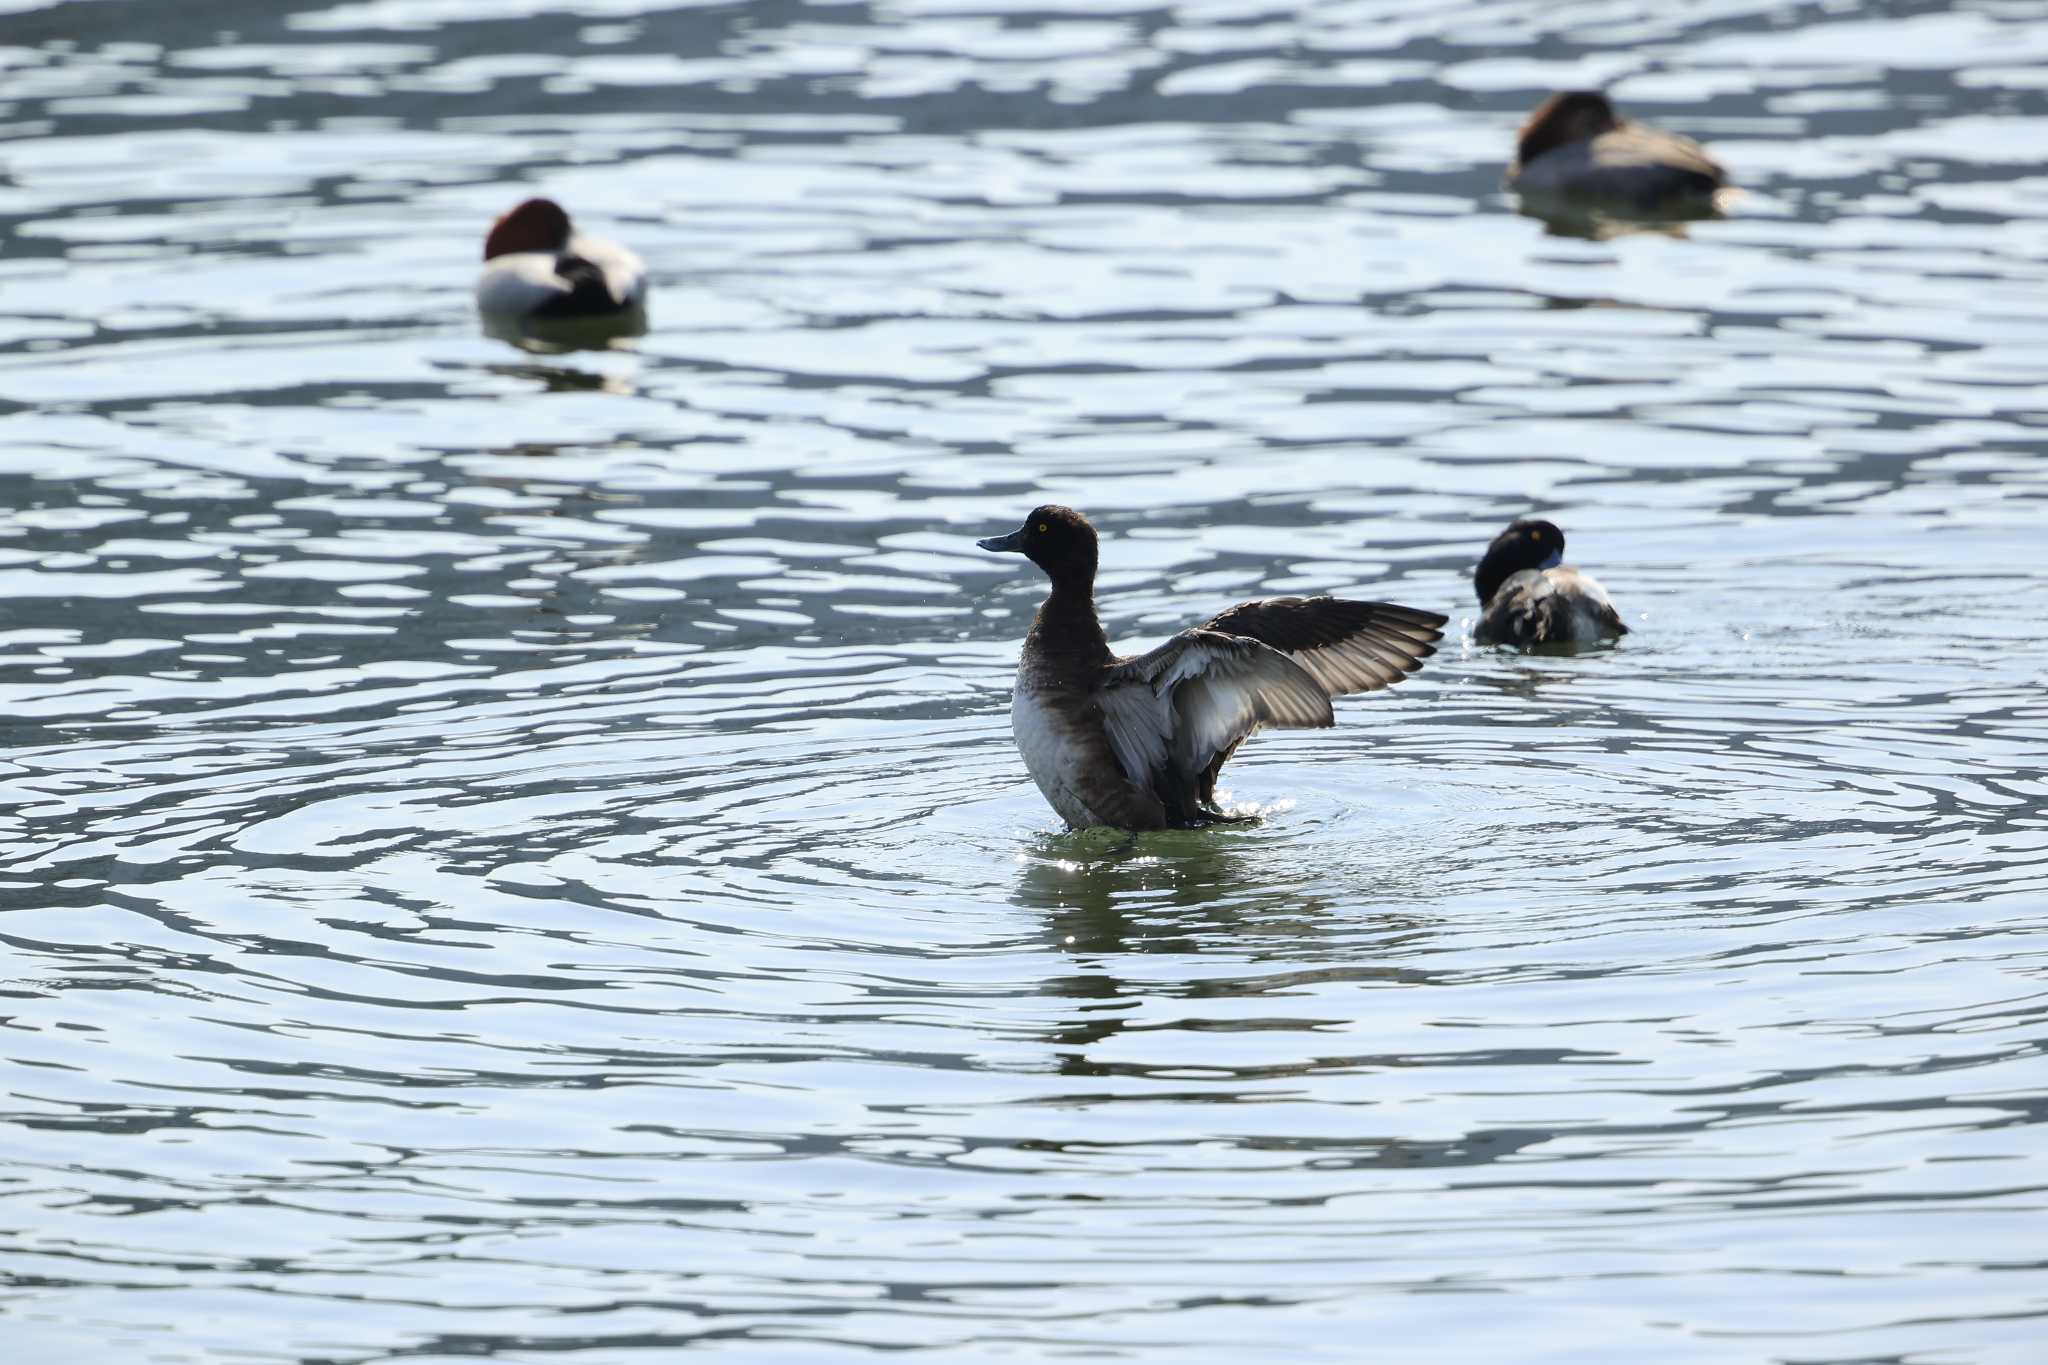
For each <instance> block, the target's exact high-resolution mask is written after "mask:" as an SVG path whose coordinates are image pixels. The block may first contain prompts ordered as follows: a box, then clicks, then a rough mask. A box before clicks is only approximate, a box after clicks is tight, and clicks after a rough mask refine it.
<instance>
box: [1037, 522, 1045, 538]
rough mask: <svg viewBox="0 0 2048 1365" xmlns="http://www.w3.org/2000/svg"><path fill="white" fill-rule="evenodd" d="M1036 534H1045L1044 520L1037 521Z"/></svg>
mask: <svg viewBox="0 0 2048 1365" xmlns="http://www.w3.org/2000/svg"><path fill="white" fill-rule="evenodd" d="M1038 534H1040V535H1044V534H1045V523H1044V522H1042V521H1041V522H1039V523H1038Z"/></svg>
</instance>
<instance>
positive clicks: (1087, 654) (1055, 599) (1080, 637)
mask: <svg viewBox="0 0 2048 1365" xmlns="http://www.w3.org/2000/svg"><path fill="white" fill-rule="evenodd" d="M1091 577H1092V576H1091ZM1031 634H1032V635H1033V636H1034V637H1035V639H1036V642H1037V644H1038V647H1039V648H1040V649H1042V650H1045V651H1047V652H1049V653H1057V654H1075V655H1079V656H1081V657H1082V658H1085V659H1087V660H1089V661H1090V662H1101V661H1103V660H1106V659H1108V658H1109V637H1108V636H1107V635H1105V634H1104V633H1103V630H1102V618H1101V617H1099V616H1097V615H1096V614H1095V585H1094V583H1093V582H1092V581H1090V579H1088V578H1083V579H1079V580H1076V579H1071V578H1065V579H1062V578H1056V579H1054V580H1053V584H1052V592H1051V593H1050V594H1048V595H1047V597H1046V599H1045V601H1043V602H1041V603H1040V604H1039V607H1038V619H1037V620H1035V621H1033V622H1032V623H1031Z"/></svg>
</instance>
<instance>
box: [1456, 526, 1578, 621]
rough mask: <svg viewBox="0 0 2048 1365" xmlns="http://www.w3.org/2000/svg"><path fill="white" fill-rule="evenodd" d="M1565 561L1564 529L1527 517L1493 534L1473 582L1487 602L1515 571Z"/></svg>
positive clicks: (1481, 598)
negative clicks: (1497, 533)
mask: <svg viewBox="0 0 2048 1365" xmlns="http://www.w3.org/2000/svg"><path fill="white" fill-rule="evenodd" d="M1562 563H1564V532H1562V531H1560V530H1558V529H1557V527H1556V526H1555V525H1554V524H1553V523H1551V522H1547V521H1538V520H1534V519H1530V518H1524V519H1523V520H1521V521H1518V522H1516V523H1514V524H1513V525H1512V526H1510V527H1508V529H1507V530H1505V531H1502V532H1501V533H1500V534H1499V535H1497V536H1495V537H1494V538H1493V544H1491V545H1489V546H1487V547H1486V554H1485V556H1484V557H1483V558H1482V559H1480V561H1479V567H1478V568H1477V569H1476V570H1474V571H1473V574H1472V586H1473V587H1474V588H1475V589H1477V590H1478V593H1479V605H1481V606H1485V605H1486V604H1487V603H1488V602H1491V601H1492V600H1493V595H1494V594H1495V593H1496V592H1499V591H1500V585H1501V584H1503V583H1505V582H1507V581H1508V578H1509V576H1510V575H1512V574H1518V573H1520V572H1521V571H1522V570H1524V569H1554V568H1556V567H1557V566H1558V565H1560V564H1562Z"/></svg>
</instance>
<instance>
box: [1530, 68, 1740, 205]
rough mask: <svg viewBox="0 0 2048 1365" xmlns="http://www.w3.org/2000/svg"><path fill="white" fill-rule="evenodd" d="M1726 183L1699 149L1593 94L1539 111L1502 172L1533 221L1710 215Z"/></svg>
mask: <svg viewBox="0 0 2048 1365" xmlns="http://www.w3.org/2000/svg"><path fill="white" fill-rule="evenodd" d="M1727 184H1728V173H1727V172H1726V171H1724V170H1723V169H1721V165H1720V163H1719V162H1717V161H1715V160H1714V159H1713V158H1712V157H1710V156H1708V155H1707V154H1706V153H1705V152H1704V151H1702V150H1700V146H1699V144H1698V143H1696V142H1694V141H1692V139H1690V138H1684V137H1680V136H1678V135H1677V134H1676V133H1666V132H1662V131H1660V130H1658V129H1655V128H1651V127H1647V126H1645V125H1644V124H1640V123H1630V122H1628V121H1626V120H1624V119H1623V118H1621V117H1620V116H1619V115H1617V114H1616V113H1615V112H1614V105H1613V104H1612V103H1611V102H1610V101H1609V100H1608V98H1607V96H1605V95H1603V94H1601V93H1600V92H1599V91H1597V90H1568V91H1565V92H1563V93H1561V94H1556V95H1552V96H1551V97H1550V98H1548V99H1546V100H1544V101H1543V103H1541V104H1539V105H1537V106H1536V108H1535V110H1534V111H1532V112H1531V113H1530V115H1529V117H1528V119H1527V120H1525V121H1524V122H1523V124H1522V130H1521V132H1520V134H1519V135H1518V139H1517V141H1516V144H1515V159H1514V160H1513V162H1511V163H1510V164H1509V166H1508V174H1507V187H1508V188H1509V189H1511V190H1514V191H1515V192H1517V193H1518V194H1520V195H1521V196H1522V202H1523V207H1524V208H1525V209H1527V210H1528V211H1529V212H1531V213H1534V214H1536V215H1537V216H1539V217H1550V216H1552V215H1553V213H1559V214H1571V213H1576V214H1584V213H1606V214H1611V215H1614V216H1617V217H1621V218H1626V219H1632V220H1637V221H1644V220H1664V219H1685V218H1706V217H1712V216H1714V215H1715V214H1716V213H1718V212H1719V206H1720V204H1721V202H1722V200H1723V198H1724V191H1725V190H1726V187H1727Z"/></svg>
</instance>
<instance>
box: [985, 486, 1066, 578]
mask: <svg viewBox="0 0 2048 1365" xmlns="http://www.w3.org/2000/svg"><path fill="white" fill-rule="evenodd" d="M974 543H975V544H976V545H979V546H980V547H981V548H982V549H984V550H995V551H997V552H999V553H1001V552H1009V553H1013V554H1020V555H1023V556H1024V557H1025V558H1026V559H1028V560H1030V561H1031V562H1032V563H1033V564H1036V565H1037V566H1038V567H1039V568H1041V569H1043V570H1045V572H1046V576H1047V577H1049V578H1051V579H1052V582H1053V586H1054V587H1056V588H1082V589H1093V587H1094V585H1095V528H1094V527H1093V526H1090V525H1089V524H1088V518H1086V517H1084V516H1082V515H1081V514H1080V513H1079V512H1076V511H1075V510H1074V509H1073V508H1071V507H1060V506H1057V505H1055V504H1053V503H1047V504H1046V505H1045V506H1043V507H1038V508H1034V509H1032V512H1031V515H1030V516H1028V517H1026V518H1024V524H1023V525H1022V526H1019V527H1018V528H1017V529H1016V530H1014V531H1012V532H1010V534H1008V535H1006V536H990V537H989V538H988V539H987V540H977V541H975V542H974Z"/></svg>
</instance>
